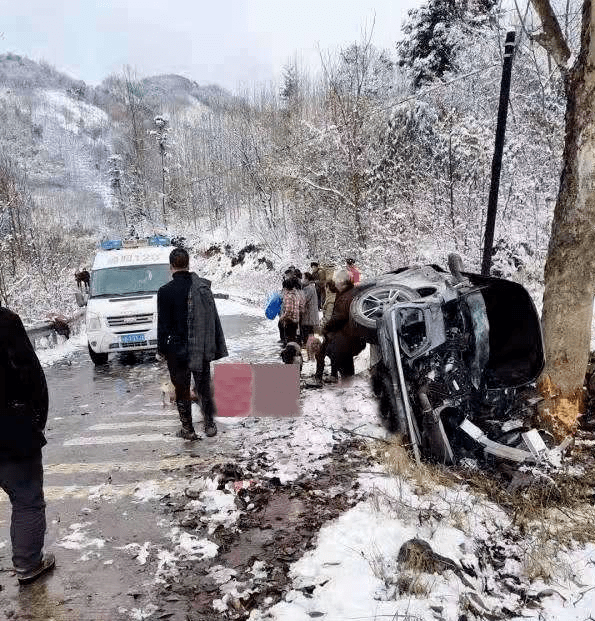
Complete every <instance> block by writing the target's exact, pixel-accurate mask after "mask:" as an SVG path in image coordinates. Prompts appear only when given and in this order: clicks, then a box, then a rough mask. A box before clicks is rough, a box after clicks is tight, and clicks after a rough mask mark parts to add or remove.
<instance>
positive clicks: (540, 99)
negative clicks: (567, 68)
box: [0, 0, 580, 319]
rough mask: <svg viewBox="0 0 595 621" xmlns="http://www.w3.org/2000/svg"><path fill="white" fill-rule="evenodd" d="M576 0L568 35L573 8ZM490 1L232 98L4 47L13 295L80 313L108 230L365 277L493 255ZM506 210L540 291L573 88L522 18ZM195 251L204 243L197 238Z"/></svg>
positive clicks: (438, 7) (499, 43)
mask: <svg viewBox="0 0 595 621" xmlns="http://www.w3.org/2000/svg"><path fill="white" fill-rule="evenodd" d="M571 7H572V5H567V6H565V9H566V10H565V15H566V18H565V21H564V20H563V21H562V25H563V27H564V28H565V31H566V32H567V33H568V34H569V37H570V39H571V40H573V38H574V37H575V36H576V30H577V29H578V27H579V25H580V15H579V14H578V10H574V11H573V10H572V8H571ZM513 17H515V11H514V9H511V10H508V9H507V10H504V9H502V7H501V6H499V5H494V4H493V2H492V1H491V0H483V1H480V2H474V3H468V4H466V3H464V4H463V3H457V2H452V3H444V2H439V1H438V0H430V1H429V2H428V3H427V4H426V5H423V6H422V7H421V8H419V9H417V10H416V11H414V12H412V13H411V14H410V17H409V21H408V22H407V24H406V25H405V28H404V35H403V38H402V40H401V41H400V42H397V41H395V46H394V47H393V48H392V49H386V50H380V49H376V48H375V47H374V46H373V45H372V44H371V36H370V35H371V32H368V33H364V34H363V35H362V38H361V40H359V41H357V42H353V43H352V44H350V45H346V46H344V47H343V48H342V49H340V50H334V51H324V50H321V60H322V67H323V70H322V72H321V73H320V75H317V76H312V75H310V74H308V72H306V71H305V70H304V69H303V67H301V66H300V65H299V63H297V62H289V63H288V64H287V66H286V67H285V71H284V78H283V83H282V84H280V85H273V86H266V87H265V86H258V85H255V86H254V88H253V90H252V92H246V93H243V94H241V95H232V94H230V93H228V92H226V91H224V90H223V89H221V88H219V87H217V86H207V87H204V86H199V85H198V84H196V83H194V82H192V81H190V80H188V79H186V78H183V77H180V76H177V75H161V76H155V77H149V78H141V77H139V76H137V75H136V74H135V72H134V70H133V69H129V68H128V69H124V70H123V71H122V72H121V73H120V74H119V75H112V76H109V77H107V78H106V79H105V80H104V81H103V82H102V83H101V84H100V85H98V86H96V87H91V86H88V85H86V84H85V83H84V82H82V81H80V80H76V79H74V78H71V77H69V76H66V75H63V74H61V73H59V72H58V71H56V70H55V69H53V68H52V67H51V66H49V65H47V64H44V63H36V62H33V61H31V60H29V59H27V58H24V57H19V56H16V55H13V54H4V55H2V56H0V111H1V119H2V125H3V131H2V132H1V133H0V147H1V153H2V155H1V156H0V227H1V228H2V236H1V242H0V243H1V244H2V254H1V255H0V297H1V298H2V301H3V302H5V303H7V304H9V305H10V306H12V307H13V308H15V310H17V311H19V312H21V313H22V314H23V316H24V318H27V319H37V318H42V317H44V316H45V315H46V314H48V313H52V312H67V311H68V310H69V309H72V308H73V300H72V299H71V298H72V296H71V294H70V292H69V290H70V289H71V288H72V282H73V274H74V271H75V270H76V269H78V268H79V267H81V266H82V265H86V264H88V261H89V259H90V257H91V256H92V254H93V250H94V247H95V245H96V242H97V240H98V239H99V238H101V237H103V236H106V235H114V234H117V235H126V234H137V235H145V234H149V233H152V232H154V231H159V232H163V231H167V232H168V233H169V234H170V235H172V236H182V237H185V238H186V239H187V240H190V239H191V240H194V243H196V244H198V246H201V245H202V249H203V250H204V249H206V248H207V247H208V245H209V244H210V243H211V242H212V241H213V240H220V241H223V240H224V239H225V240H228V241H229V242H230V243H232V244H234V243H237V244H238V249H239V248H240V247H241V244H244V243H250V242H252V243H255V244H259V245H260V246H261V248H262V249H263V250H262V251H263V253H264V254H265V255H266V257H267V258H268V259H269V260H271V261H272V262H273V265H274V267H275V268H276V269H277V268H278V269H281V268H283V267H284V266H285V265H286V263H287V262H288V261H292V260H295V261H299V262H301V263H303V264H304V265H305V264H306V261H307V260H308V261H309V260H310V259H311V258H312V259H314V258H317V259H319V260H321V261H330V262H333V261H337V260H341V259H342V258H343V257H344V256H346V255H347V254H350V255H355V256H356V257H357V259H358V262H359V263H360V264H361V265H362V267H363V269H364V272H365V273H367V274H373V273H378V272H381V271H383V270H385V269H386V268H387V267H394V266H398V265H403V264H408V263H411V262H416V261H436V262H439V263H441V264H444V261H445V258H446V255H447V254H448V252H451V251H457V252H458V253H459V254H461V256H462V257H463V260H464V261H465V264H466V265H467V266H468V267H469V268H471V269H478V268H479V265H480V262H481V250H482V243H483V242H482V232H483V226H484V223H485V214H486V205H487V196H488V189H489V183H490V166H491V158H492V150H493V142H494V129H495V121H496V112H497V106H498V97H499V87H500V75H501V66H502V50H503V41H504V37H505V33H506V29H507V27H508V26H509V24H510V21H511V19H512V18H513ZM523 17H525V18H526V19H525V20H524V22H523V23H524V26H523V29H522V30H521V31H520V32H519V35H518V37H517V40H518V41H519V43H518V45H517V51H516V55H515V59H514V65H513V77H512V89H511V104H510V113H509V119H508V130H507V137H506V144H505V152H504V160H503V169H502V177H501V186H500V202H499V212H498V219H497V224H496V237H495V246H496V255H495V257H494V260H495V273H499V274H503V275H505V276H507V277H512V278H515V279H518V280H520V282H522V283H523V284H524V285H525V286H527V287H529V289H530V290H533V291H537V290H540V288H541V287H540V286H539V284H540V281H542V279H543V265H544V260H545V255H546V250H547V243H548V237H549V231H550V226H551V217H552V211H553V205H554V202H555V197H556V194H557V188H558V184H559V171H560V166H561V155H562V143H563V121H564V118H563V117H564V109H565V98H564V92H563V88H562V85H561V83H560V78H559V75H558V73H557V71H556V70H555V69H553V65H552V63H551V61H550V59H549V58H548V56H547V55H546V54H545V52H544V51H543V50H542V48H541V47H540V46H539V45H538V44H537V43H535V42H533V41H532V40H531V38H530V37H529V36H528V31H530V30H531V24H530V23H529V21H528V18H527V16H526V15H525V16H523ZM200 249H201V248H199V247H197V248H196V250H200Z"/></svg>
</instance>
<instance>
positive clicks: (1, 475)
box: [0, 450, 46, 572]
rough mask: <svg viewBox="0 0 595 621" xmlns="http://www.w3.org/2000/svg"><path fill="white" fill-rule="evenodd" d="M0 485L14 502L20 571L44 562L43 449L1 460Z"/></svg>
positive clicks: (13, 526) (13, 523) (13, 532)
mask: <svg viewBox="0 0 595 621" xmlns="http://www.w3.org/2000/svg"><path fill="white" fill-rule="evenodd" d="M0 487H1V488H2V489H3V490H4V491H5V492H6V493H7V494H8V498H9V499H10V504H11V505H12V516H11V521H10V539H11V542H12V564H13V566H14V568H15V569H16V570H18V571H25V572H26V571H30V570H31V569H35V568H36V567H37V566H38V565H39V564H40V563H41V557H42V552H43V542H44V538H45V526H46V523H45V500H44V498H43V466H42V463H41V450H40V451H39V454H38V455H35V456H34V457H28V458H22V459H18V460H11V461H0Z"/></svg>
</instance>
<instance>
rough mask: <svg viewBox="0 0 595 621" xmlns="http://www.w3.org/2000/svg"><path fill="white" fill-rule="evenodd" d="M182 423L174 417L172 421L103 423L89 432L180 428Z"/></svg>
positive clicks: (90, 428)
mask: <svg viewBox="0 0 595 621" xmlns="http://www.w3.org/2000/svg"><path fill="white" fill-rule="evenodd" d="M179 426H180V421H179V420H176V419H175V418H174V417H173V416H172V417H171V420H144V421H143V420H136V421H133V422H131V423H101V424H99V425H93V426H92V427H89V429H88V431H118V429H134V428H135V427H141V428H143V429H149V428H150V427H179Z"/></svg>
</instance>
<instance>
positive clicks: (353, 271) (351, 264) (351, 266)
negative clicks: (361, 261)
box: [345, 259, 361, 285]
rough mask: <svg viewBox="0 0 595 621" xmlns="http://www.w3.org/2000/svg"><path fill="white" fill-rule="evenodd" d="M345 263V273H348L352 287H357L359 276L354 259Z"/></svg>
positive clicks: (346, 260)
mask: <svg viewBox="0 0 595 621" xmlns="http://www.w3.org/2000/svg"><path fill="white" fill-rule="evenodd" d="M345 263H346V264H347V271H348V272H349V278H350V279H351V282H352V283H353V284H354V285H358V284H359V281H360V278H361V274H360V271H359V270H358V269H357V267H355V259H345Z"/></svg>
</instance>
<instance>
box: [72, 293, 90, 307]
mask: <svg viewBox="0 0 595 621" xmlns="http://www.w3.org/2000/svg"><path fill="white" fill-rule="evenodd" d="M74 299H75V300H76V303H77V304H78V305H79V306H87V299H88V296H86V295H85V294H84V293H83V292H82V291H75V293H74Z"/></svg>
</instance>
